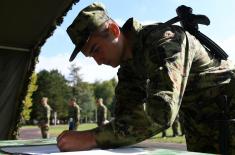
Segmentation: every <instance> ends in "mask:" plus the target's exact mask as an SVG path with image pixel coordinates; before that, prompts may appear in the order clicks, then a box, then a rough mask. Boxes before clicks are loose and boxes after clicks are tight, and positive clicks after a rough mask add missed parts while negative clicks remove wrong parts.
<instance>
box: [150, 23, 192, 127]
mask: <svg viewBox="0 0 235 155" xmlns="http://www.w3.org/2000/svg"><path fill="white" fill-rule="evenodd" d="M188 35H189V34H187V35H186V32H184V31H183V30H182V29H181V28H180V27H177V26H172V27H167V28H164V29H161V30H160V31H155V32H153V33H151V35H150V36H149V40H150V41H149V42H150V43H151V45H152V46H151V47H150V48H149V53H148V57H147V61H148V62H147V63H148V74H149V84H148V89H147V90H148V98H147V107H146V111H147V113H148V115H149V116H150V117H151V118H152V119H153V121H154V122H155V123H157V124H159V126H161V127H163V128H168V127H170V126H171V125H172V124H173V122H174V120H175V118H176V116H177V114H178V111H179V108H180V104H181V101H182V97H183V94H184V91H185V87H186V83H187V79H188V74H189V71H190V68H191V64H192V61H193V58H194V55H195V50H192V49H190V50H189V40H188ZM156 36H157V38H158V39H156ZM189 36H190V35H189ZM151 40H152V41H151ZM154 40H158V41H154ZM190 44H191V43H190ZM190 48H191V47H190ZM189 51H190V53H189Z"/></svg>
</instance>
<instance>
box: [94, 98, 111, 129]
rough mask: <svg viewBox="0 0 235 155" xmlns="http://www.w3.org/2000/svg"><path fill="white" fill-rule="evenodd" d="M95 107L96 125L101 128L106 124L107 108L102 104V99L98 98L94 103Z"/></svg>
mask: <svg viewBox="0 0 235 155" xmlns="http://www.w3.org/2000/svg"><path fill="white" fill-rule="evenodd" d="M96 105H97V125H98V126H101V125H104V124H105V123H107V122H108V121H107V108H106V106H105V105H104V104H103V99H102V98H99V99H98V100H97V101H96Z"/></svg>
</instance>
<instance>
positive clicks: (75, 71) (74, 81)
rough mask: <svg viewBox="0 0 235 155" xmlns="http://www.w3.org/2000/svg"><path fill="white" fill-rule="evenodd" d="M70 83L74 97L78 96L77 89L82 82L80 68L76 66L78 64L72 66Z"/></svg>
mask: <svg viewBox="0 0 235 155" xmlns="http://www.w3.org/2000/svg"><path fill="white" fill-rule="evenodd" d="M69 70H70V73H69V80H68V81H69V83H70V85H71V87H72V95H73V96H76V92H77V91H78V90H77V88H78V86H79V84H80V83H81V82H82V78H81V75H80V74H79V71H80V67H78V66H76V64H72V65H71V66H70V68H69Z"/></svg>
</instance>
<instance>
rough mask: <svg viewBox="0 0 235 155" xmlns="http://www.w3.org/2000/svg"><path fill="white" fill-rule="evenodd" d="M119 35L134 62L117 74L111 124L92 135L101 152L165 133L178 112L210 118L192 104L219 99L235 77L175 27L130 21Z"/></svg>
mask: <svg viewBox="0 0 235 155" xmlns="http://www.w3.org/2000/svg"><path fill="white" fill-rule="evenodd" d="M122 32H123V33H124V34H125V35H126V37H128V39H130V40H132V49H133V58H132V59H130V60H127V61H125V62H122V63H121V65H120V68H119V70H118V85H117V87H116V90H115V95H116V99H117V102H116V105H115V106H116V109H115V120H114V121H112V122H110V123H109V124H106V125H105V126H102V127H99V128H97V129H96V130H95V132H96V142H97V144H98V146H99V147H101V148H113V147H119V146H124V145H130V144H134V143H137V142H140V141H143V140H145V139H147V138H149V137H151V136H153V135H155V134H157V133H159V132H161V131H163V130H164V129H166V128H168V127H169V126H171V125H172V123H173V121H174V120H175V118H176V116H177V114H178V111H179V108H181V110H183V113H184V112H186V113H187V112H188V113H190V112H195V114H200V115H199V116H201V115H203V114H205V113H208V109H207V111H205V113H204V112H203V111H201V112H198V111H200V110H202V109H200V107H196V108H195V107H194V105H193V103H194V102H195V101H196V100H197V99H199V98H202V99H203V98H204V99H208V100H209V99H210V98H213V97H214V96H216V95H218V94H219V93H220V91H219V90H220V89H221V87H223V86H227V85H228V83H229V82H230V80H231V77H232V74H234V65H233V64H232V63H231V62H229V61H224V60H222V61H219V60H217V59H215V58H214V57H213V56H212V55H211V54H210V53H208V52H207V51H206V50H205V48H204V47H203V46H202V45H201V44H200V43H199V41H198V40H197V39H195V37H194V36H192V35H190V34H189V33H188V32H185V31H184V30H183V29H182V28H181V27H179V26H169V27H165V26H163V24H154V25H146V26H142V25H141V24H139V23H138V22H137V21H135V20H134V19H133V18H130V19H129V20H128V21H127V22H126V23H125V24H124V26H123V27H122ZM183 96H184V99H183ZM182 100H183V101H182ZM144 102H146V110H144V108H143V103H144ZM181 103H182V105H181ZM187 110H188V111H187ZM190 110H191V111H190Z"/></svg>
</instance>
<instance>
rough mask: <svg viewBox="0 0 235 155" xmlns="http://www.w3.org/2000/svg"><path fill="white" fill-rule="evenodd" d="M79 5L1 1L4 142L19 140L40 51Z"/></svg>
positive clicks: (63, 0) (0, 123)
mask: <svg viewBox="0 0 235 155" xmlns="http://www.w3.org/2000/svg"><path fill="white" fill-rule="evenodd" d="M77 2H79V0H50V1H48V0H40V1H31V0H24V1H14V2H13V1H9V0H1V1H0V19H1V21H2V22H1V24H0V140H9V139H15V138H16V137H17V133H18V127H19V123H20V120H21V112H22V110H23V102H22V101H23V100H24V98H25V96H26V94H27V89H28V85H29V83H30V77H31V75H32V73H33V71H34V70H35V65H36V63H37V58H38V55H39V54H40V48H41V47H42V46H43V44H44V43H45V41H46V39H47V38H49V37H50V36H51V35H52V33H53V31H54V30H55V28H56V25H60V24H61V23H62V21H63V16H65V15H66V13H67V12H68V11H69V9H71V7H72V5H73V4H75V3H77Z"/></svg>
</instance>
